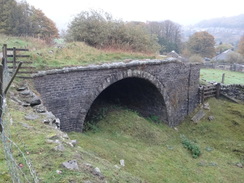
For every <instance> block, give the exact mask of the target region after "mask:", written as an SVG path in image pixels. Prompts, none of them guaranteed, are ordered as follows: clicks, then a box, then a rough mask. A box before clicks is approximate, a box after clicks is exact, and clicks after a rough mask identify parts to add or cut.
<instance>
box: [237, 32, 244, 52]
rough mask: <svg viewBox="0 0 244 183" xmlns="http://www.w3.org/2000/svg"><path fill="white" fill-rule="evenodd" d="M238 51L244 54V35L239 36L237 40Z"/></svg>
mask: <svg viewBox="0 0 244 183" xmlns="http://www.w3.org/2000/svg"><path fill="white" fill-rule="evenodd" d="M238 52H239V53H240V54H242V55H243V56H244V35H243V36H242V37H241V39H240V41H239V44H238Z"/></svg>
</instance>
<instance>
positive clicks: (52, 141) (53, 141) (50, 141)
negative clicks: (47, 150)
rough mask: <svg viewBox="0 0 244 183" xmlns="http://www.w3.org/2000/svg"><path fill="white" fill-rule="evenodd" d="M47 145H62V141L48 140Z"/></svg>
mask: <svg viewBox="0 0 244 183" xmlns="http://www.w3.org/2000/svg"><path fill="white" fill-rule="evenodd" d="M47 143H55V144H61V142H60V140H58V139H57V140H50V139H47Z"/></svg>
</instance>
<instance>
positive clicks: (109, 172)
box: [0, 99, 244, 183]
mask: <svg viewBox="0 0 244 183" xmlns="http://www.w3.org/2000/svg"><path fill="white" fill-rule="evenodd" d="M209 103H210V106H211V110H210V111H208V112H207V111H206V112H207V116H206V119H203V120H202V121H201V122H200V123H199V124H193V123H192V122H191V121H190V118H188V119H186V120H185V121H184V122H183V123H182V124H181V125H180V126H178V127H177V129H178V130H175V129H172V128H169V127H168V126H167V125H165V124H155V123H153V122H151V121H150V120H147V119H144V118H142V117H141V116H139V115H138V114H137V113H135V112H133V111H130V110H127V109H122V108H119V107H116V108H113V110H111V111H110V112H109V113H108V114H107V115H106V117H105V118H104V119H102V120H101V121H100V122H98V124H97V126H96V127H94V130H92V131H88V132H86V133H83V134H81V133H74V132H73V133H69V137H70V139H77V140H78V145H77V147H74V148H72V147H70V146H69V145H68V143H67V142H64V143H63V144H64V146H65V151H63V152H61V151H55V150H54V148H55V146H56V144H54V143H48V142H47V140H48V139H50V138H51V139H53V138H57V136H59V135H58V134H59V133H60V132H59V131H57V130H55V129H53V128H50V127H49V126H46V125H44V124H42V123H41V121H42V117H40V118H39V119H37V120H28V121H27V120H25V118H24V116H25V114H28V113H33V112H32V110H31V109H30V108H22V107H19V106H17V105H16V104H15V103H13V102H12V101H11V102H9V106H10V107H9V108H10V112H11V116H12V117H13V125H12V126H11V131H12V137H13V138H14V140H15V141H16V142H17V143H18V144H20V146H21V144H24V146H25V148H24V152H28V155H27V157H28V158H30V159H31V160H32V164H33V166H34V167H35V169H36V170H37V172H38V176H39V177H40V178H41V182H48V183H56V182H71V181H74V182H84V181H87V180H90V181H91V182H105V181H108V182H148V183H157V182H158V183H161V182H170V183H171V182H176V183H177V182H179V183H187V182H201V183H209V182H210V183H211V182H213V183H214V182H226V183H227V182H242V181H243V179H244V174H243V169H242V168H239V167H237V166H236V163H238V162H239V163H244V136H243V132H244V121H243V117H244V108H243V105H240V104H234V103H230V102H229V101H225V100H216V99H210V100H209ZM209 115H213V116H214V117H215V120H213V121H208V120H207V117H208V116H209ZM23 123H24V124H27V125H29V126H30V128H26V127H25V126H26V125H23ZM181 135H185V137H187V138H188V139H190V140H191V141H193V142H195V143H196V144H197V145H198V146H199V147H200V150H201V152H202V154H201V156H200V157H199V158H196V159H194V158H192V155H191V153H190V152H189V151H188V150H187V149H185V148H184V147H183V145H182V142H181ZM30 137H31V138H30ZM67 141H69V140H67ZM21 147H22V146H21ZM1 149H2V148H1ZM71 159H76V160H77V161H78V164H79V167H80V170H79V171H71V170H66V169H64V168H62V167H61V164H62V162H64V161H67V160H71ZM121 159H123V160H125V167H121V166H120V165H119V162H120V160H121ZM87 163H89V164H91V165H92V166H93V167H99V168H100V170H101V172H102V174H103V175H104V177H105V178H104V179H100V178H99V177H97V176H95V175H94V174H92V173H91V170H90V168H89V167H87ZM0 165H1V166H0V179H1V180H5V182H11V181H10V177H9V175H8V173H7V170H6V165H5V161H4V156H3V154H2V152H1V153H0ZM115 165H118V166H119V167H120V169H118V168H116V167H115ZM56 170H61V171H62V173H61V174H58V173H57V172H56Z"/></svg>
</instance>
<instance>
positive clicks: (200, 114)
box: [191, 109, 206, 123]
mask: <svg viewBox="0 0 244 183" xmlns="http://www.w3.org/2000/svg"><path fill="white" fill-rule="evenodd" d="M205 115H206V114H205V112H204V111H203V110H202V109H201V110H199V111H198V112H197V113H196V114H195V115H194V116H193V118H192V119H191V120H192V121H193V122H194V123H198V122H199V121H200V120H201V119H202V118H203V117H204V116H205Z"/></svg>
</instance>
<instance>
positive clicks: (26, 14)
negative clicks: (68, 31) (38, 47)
mask: <svg viewBox="0 0 244 183" xmlns="http://www.w3.org/2000/svg"><path fill="white" fill-rule="evenodd" d="M0 33H4V34H8V35H14V36H22V35H25V36H39V37H40V38H42V39H45V40H51V39H53V38H54V37H57V36H58V29H57V28H56V25H55V24H54V22H53V21H52V20H50V19H49V18H48V17H46V16H45V14H44V13H43V12H42V11H41V10H38V9H35V8H34V7H33V6H30V5H29V4H28V3H26V2H25V1H23V2H19V3H17V2H16V1H15V0H0Z"/></svg>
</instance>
